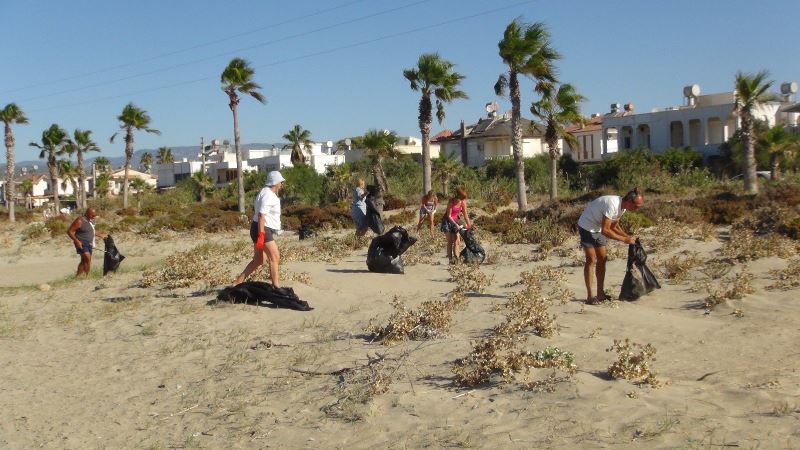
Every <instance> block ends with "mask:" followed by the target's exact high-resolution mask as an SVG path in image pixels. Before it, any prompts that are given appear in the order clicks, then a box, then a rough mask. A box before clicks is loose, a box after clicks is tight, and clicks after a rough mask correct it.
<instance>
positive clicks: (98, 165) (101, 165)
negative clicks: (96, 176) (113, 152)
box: [92, 156, 111, 172]
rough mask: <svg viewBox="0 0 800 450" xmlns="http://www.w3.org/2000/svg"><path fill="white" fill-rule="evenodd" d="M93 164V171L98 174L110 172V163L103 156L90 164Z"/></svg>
mask: <svg viewBox="0 0 800 450" xmlns="http://www.w3.org/2000/svg"><path fill="white" fill-rule="evenodd" d="M92 164H94V167H95V169H97V171H98V172H110V171H111V161H109V159H108V158H106V157H105V156H98V157H97V158H95V159H94V161H93V162H92Z"/></svg>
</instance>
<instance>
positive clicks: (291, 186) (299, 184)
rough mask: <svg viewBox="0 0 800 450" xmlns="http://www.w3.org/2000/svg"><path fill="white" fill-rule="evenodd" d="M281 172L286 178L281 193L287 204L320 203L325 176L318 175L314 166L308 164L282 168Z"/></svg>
mask: <svg viewBox="0 0 800 450" xmlns="http://www.w3.org/2000/svg"><path fill="white" fill-rule="evenodd" d="M281 174H282V175H283V177H284V178H286V183H285V184H284V188H283V192H282V194H281V195H282V197H283V198H284V199H285V201H286V203H287V204H299V203H304V204H310V205H320V204H322V200H323V197H324V192H323V185H324V182H325V177H324V176H322V175H319V174H318V173H317V172H316V171H315V170H314V168H312V167H309V166H297V167H290V168H288V169H283V170H282V171H281Z"/></svg>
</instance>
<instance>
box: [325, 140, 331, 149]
mask: <svg viewBox="0 0 800 450" xmlns="http://www.w3.org/2000/svg"><path fill="white" fill-rule="evenodd" d="M325 147H328V148H331V147H333V141H325Z"/></svg>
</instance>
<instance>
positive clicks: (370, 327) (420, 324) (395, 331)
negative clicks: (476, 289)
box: [365, 291, 466, 345]
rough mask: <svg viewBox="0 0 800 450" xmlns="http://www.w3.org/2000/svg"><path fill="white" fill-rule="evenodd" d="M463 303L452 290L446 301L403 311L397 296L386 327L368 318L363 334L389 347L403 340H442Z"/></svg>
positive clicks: (460, 297)
mask: <svg viewBox="0 0 800 450" xmlns="http://www.w3.org/2000/svg"><path fill="white" fill-rule="evenodd" d="M465 302H466V296H465V295H464V293H463V292H459V291H455V292H453V293H452V295H451V296H450V298H448V299H445V300H426V301H424V302H422V304H421V305H420V307H419V308H418V309H416V310H410V309H408V308H406V306H405V305H404V304H403V302H402V301H400V300H399V299H398V298H397V297H395V298H394V300H393V301H392V308H394V312H393V313H392V315H391V316H389V320H388V321H387V323H386V325H383V326H378V325H377V324H376V323H375V319H371V320H370V321H369V323H368V324H367V327H366V329H365V331H366V332H367V333H370V334H371V335H372V341H380V342H382V343H383V345H392V344H395V343H397V342H402V341H405V340H427V339H436V338H440V337H443V336H445V335H446V334H447V331H448V330H449V329H450V323H451V321H452V318H453V313H454V311H456V310H458V309H461V308H462V307H463V305H464V303H465Z"/></svg>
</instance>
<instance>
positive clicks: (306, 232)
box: [297, 225, 316, 241]
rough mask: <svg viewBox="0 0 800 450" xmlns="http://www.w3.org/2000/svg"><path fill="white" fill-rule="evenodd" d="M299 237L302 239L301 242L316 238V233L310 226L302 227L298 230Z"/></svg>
mask: <svg viewBox="0 0 800 450" xmlns="http://www.w3.org/2000/svg"><path fill="white" fill-rule="evenodd" d="M297 235H298V236H299V237H300V240H301V241H302V240H303V239H308V238H310V237H314V235H316V233H314V230H312V229H311V227H309V226H308V225H300V228H298V229H297Z"/></svg>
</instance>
